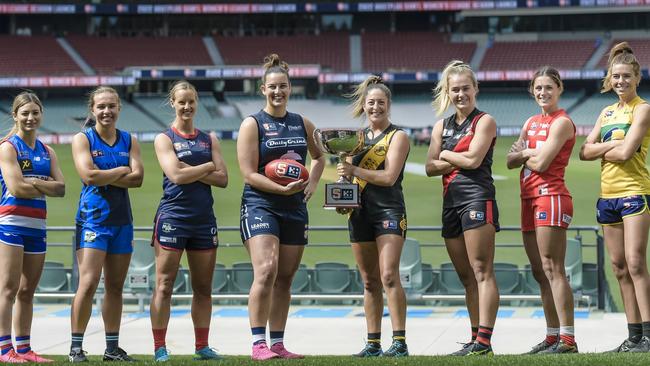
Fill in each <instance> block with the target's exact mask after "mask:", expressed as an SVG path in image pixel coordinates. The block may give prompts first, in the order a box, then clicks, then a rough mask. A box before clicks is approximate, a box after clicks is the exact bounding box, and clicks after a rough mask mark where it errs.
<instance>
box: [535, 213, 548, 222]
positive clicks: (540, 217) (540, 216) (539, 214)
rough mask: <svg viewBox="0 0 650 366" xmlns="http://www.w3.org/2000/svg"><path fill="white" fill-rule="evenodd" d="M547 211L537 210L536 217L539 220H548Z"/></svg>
mask: <svg viewBox="0 0 650 366" xmlns="http://www.w3.org/2000/svg"><path fill="white" fill-rule="evenodd" d="M546 216H547V215H546V211H537V212H535V218H536V219H537V220H546Z"/></svg>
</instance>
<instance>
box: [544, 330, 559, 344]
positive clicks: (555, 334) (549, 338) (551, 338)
mask: <svg viewBox="0 0 650 366" xmlns="http://www.w3.org/2000/svg"><path fill="white" fill-rule="evenodd" d="M559 337H560V328H550V327H547V328H546V339H545V340H544V341H545V342H546V344H555V343H556V342H557V339H558V338H559Z"/></svg>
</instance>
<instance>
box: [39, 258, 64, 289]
mask: <svg viewBox="0 0 650 366" xmlns="http://www.w3.org/2000/svg"><path fill="white" fill-rule="evenodd" d="M70 279H71V275H70V274H69V273H68V270H67V269H66V268H65V267H64V266H63V263H59V262H45V264H44V265H43V273H42V274H41V278H40V280H39V281H38V285H37V287H36V291H37V292H44V293H54V292H68V291H71V288H70Z"/></svg>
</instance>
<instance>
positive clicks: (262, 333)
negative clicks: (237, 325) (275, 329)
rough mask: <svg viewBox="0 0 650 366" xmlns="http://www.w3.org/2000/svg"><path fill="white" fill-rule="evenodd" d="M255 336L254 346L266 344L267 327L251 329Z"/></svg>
mask: <svg viewBox="0 0 650 366" xmlns="http://www.w3.org/2000/svg"><path fill="white" fill-rule="evenodd" d="M251 333H252V334H253V345H256V344H260V343H266V327H255V328H251Z"/></svg>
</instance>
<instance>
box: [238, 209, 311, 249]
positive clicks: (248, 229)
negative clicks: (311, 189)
mask: <svg viewBox="0 0 650 366" xmlns="http://www.w3.org/2000/svg"><path fill="white" fill-rule="evenodd" d="M240 213H241V216H240V220H239V231H240V234H241V240H242V242H245V241H246V240H248V239H250V238H252V237H254V236H257V235H264V234H266V235H273V236H275V237H277V238H278V239H279V240H280V244H288V245H307V236H308V230H309V215H308V214H307V207H305V206H302V207H298V208H296V209H284V210H281V209H276V208H270V207H265V206H260V205H251V204H242V206H241V212H240Z"/></svg>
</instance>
